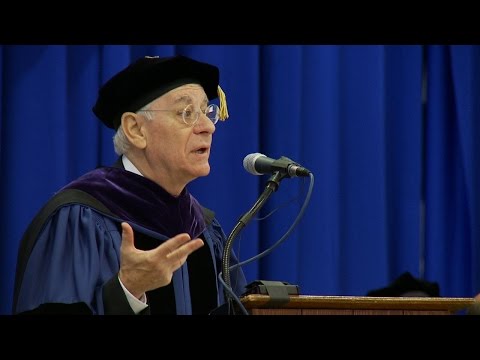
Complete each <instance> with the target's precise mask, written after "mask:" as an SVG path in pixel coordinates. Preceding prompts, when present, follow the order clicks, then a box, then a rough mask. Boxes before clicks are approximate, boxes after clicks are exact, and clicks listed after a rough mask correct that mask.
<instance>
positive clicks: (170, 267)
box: [119, 222, 203, 298]
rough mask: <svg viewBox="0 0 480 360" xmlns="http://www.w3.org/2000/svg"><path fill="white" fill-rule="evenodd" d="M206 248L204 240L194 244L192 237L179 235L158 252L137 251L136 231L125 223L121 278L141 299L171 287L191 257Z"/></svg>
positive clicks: (162, 245)
mask: <svg viewBox="0 0 480 360" xmlns="http://www.w3.org/2000/svg"><path fill="white" fill-rule="evenodd" d="M202 246H203V240H202V239H193V240H190V235H188V234H186V233H183V234H178V235H176V236H174V237H172V238H170V239H168V240H167V241H165V242H164V243H162V244H161V245H159V246H158V247H156V248H155V249H152V250H148V251H143V250H139V249H137V248H135V245H134V242H133V229H132V227H131V226H130V225H129V224H127V223H126V222H123V223H122V244H121V247H120V272H119V277H120V280H121V281H122V283H123V285H124V286H125V287H126V288H127V289H128V291H130V293H132V295H134V296H136V297H137V298H140V296H142V294H143V293H145V292H146V291H149V290H154V289H157V288H159V287H162V286H166V285H168V284H170V282H171V281H172V276H173V272H174V271H175V270H177V269H178V268H179V267H180V266H182V265H183V263H185V261H186V260H187V257H188V255H190V254H191V253H192V252H194V251H195V250H197V249H199V248H200V247H202Z"/></svg>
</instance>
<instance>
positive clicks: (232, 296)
mask: <svg viewBox="0 0 480 360" xmlns="http://www.w3.org/2000/svg"><path fill="white" fill-rule="evenodd" d="M276 175H278V173H277V174H274V175H273V176H272V178H273V177H275V176H276ZM308 176H309V178H310V185H309V187H308V191H307V195H306V196H305V200H304V201H303V204H302V207H301V209H300V211H299V212H298V214H297V216H296V218H295V220H294V221H293V223H292V225H290V227H289V228H288V229H287V231H286V232H285V234H284V235H283V236H282V237H281V238H280V239H279V240H277V241H276V242H275V243H274V244H273V245H272V246H270V247H269V248H267V249H266V250H264V251H262V252H261V253H259V254H257V255H255V256H252V257H251V258H249V259H247V260H244V261H241V262H239V263H238V264H235V265H232V266H230V265H229V260H227V259H226V258H225V256H227V257H228V258H229V257H230V251H231V247H232V244H233V240H234V239H235V237H236V235H238V233H239V232H240V231H241V229H243V227H245V226H246V225H247V223H243V222H241V221H239V222H238V223H237V226H236V227H235V228H234V229H233V230H232V232H231V234H230V236H229V237H228V239H227V243H226V244H225V249H224V255H223V256H224V261H223V271H225V270H227V275H225V274H224V273H223V272H221V273H220V274H219V279H220V282H221V283H222V284H223V286H224V288H225V290H226V291H227V294H225V300H226V302H228V304H229V305H228V306H229V311H228V313H229V314H230V307H231V305H230V304H231V300H232V299H233V300H235V302H236V303H237V305H238V307H239V308H240V310H241V311H242V313H243V314H245V315H248V314H249V313H248V311H247V310H246V309H245V306H243V304H242V301H241V300H240V298H239V297H238V296H237V295H236V294H235V293H234V291H233V289H232V287H231V285H230V270H234V269H236V268H238V267H240V266H243V265H246V264H249V263H251V262H253V261H255V260H258V259H260V258H262V257H264V256H266V255H268V254H270V253H271V252H272V251H273V250H274V249H275V248H277V247H278V246H279V245H280V244H281V243H283V242H284V241H285V240H286V239H287V238H288V237H289V236H290V234H291V233H292V231H293V229H294V228H295V227H296V226H297V225H298V223H299V222H300V220H301V218H302V217H303V214H304V213H305V211H306V209H307V206H308V204H309V202H310V199H311V197H312V192H313V185H314V182H315V178H314V176H313V173H311V172H310V173H309V175H308ZM282 178H283V177H282ZM282 178H280V179H279V180H278V179H277V180H278V181H275V180H273V181H274V182H276V183H277V187H278V184H279V181H280V180H281V179H282ZM268 188H269V187H268V185H267V189H268ZM267 189H266V190H265V191H264V193H263V194H262V195H265V193H267V194H266V195H265V196H260V198H259V199H258V200H257V202H256V203H255V204H254V205H253V207H252V209H251V210H250V211H249V212H247V213H246V214H245V215H244V216H243V217H242V219H244V218H247V219H248V220H250V219H251V218H252V217H253V215H254V214H256V213H257V212H258V210H260V208H261V207H262V206H263V204H264V203H265V201H266V200H267V199H268V197H269V196H270V195H271V191H267ZM275 190H276V189H275ZM247 214H249V215H248V216H247ZM240 224H243V227H242V228H240V230H237V231H235V230H236V229H238V228H239V225H240ZM234 232H235V233H234ZM233 235H235V236H233ZM229 240H230V241H229ZM227 245H229V246H228V249H227Z"/></svg>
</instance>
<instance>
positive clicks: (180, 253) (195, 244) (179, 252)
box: [166, 239, 203, 259]
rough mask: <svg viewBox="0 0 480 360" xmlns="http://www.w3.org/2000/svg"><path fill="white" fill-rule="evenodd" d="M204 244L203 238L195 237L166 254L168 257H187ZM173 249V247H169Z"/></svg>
mask: <svg viewBox="0 0 480 360" xmlns="http://www.w3.org/2000/svg"><path fill="white" fill-rule="evenodd" d="M202 246H203V240H202V239H194V240H190V241H188V242H186V243H184V244H183V245H180V246H179V247H177V248H176V249H175V250H173V251H169V252H168V253H167V255H166V258H167V259H169V258H177V259H181V258H184V257H185V258H186V257H187V256H188V255H190V254H191V253H192V252H194V251H195V250H197V249H199V248H201V247H202ZM169 250H171V248H169Z"/></svg>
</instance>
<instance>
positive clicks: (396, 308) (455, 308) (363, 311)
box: [241, 294, 476, 315]
mask: <svg viewBox="0 0 480 360" xmlns="http://www.w3.org/2000/svg"><path fill="white" fill-rule="evenodd" d="M241 301H242V304H243V306H245V308H246V309H247V311H248V312H249V313H250V314H252V315H450V314H455V313H457V312H459V311H461V310H464V309H467V308H469V307H470V306H472V305H474V304H475V303H476V302H475V300H474V299H473V298H441V297H371V296H311V295H293V296H290V301H289V302H287V303H284V304H281V305H277V304H275V303H273V304H272V302H271V298H270V296H268V295H258V294H250V295H246V296H244V297H242V298H241Z"/></svg>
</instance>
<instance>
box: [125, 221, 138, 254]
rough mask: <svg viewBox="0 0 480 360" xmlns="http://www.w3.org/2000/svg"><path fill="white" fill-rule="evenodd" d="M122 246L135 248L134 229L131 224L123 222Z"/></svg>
mask: <svg viewBox="0 0 480 360" xmlns="http://www.w3.org/2000/svg"><path fill="white" fill-rule="evenodd" d="M122 246H124V247H127V248H135V246H134V244H133V229H132V227H131V226H130V224H128V223H126V222H122Z"/></svg>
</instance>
